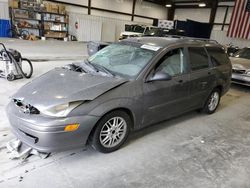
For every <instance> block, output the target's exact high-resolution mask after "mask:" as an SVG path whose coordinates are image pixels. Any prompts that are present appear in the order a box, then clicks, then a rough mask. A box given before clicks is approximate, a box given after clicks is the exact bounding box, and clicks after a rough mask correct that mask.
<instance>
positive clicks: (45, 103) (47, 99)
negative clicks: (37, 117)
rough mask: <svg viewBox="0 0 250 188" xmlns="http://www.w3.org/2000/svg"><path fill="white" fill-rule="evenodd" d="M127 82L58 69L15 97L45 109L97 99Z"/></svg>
mask: <svg viewBox="0 0 250 188" xmlns="http://www.w3.org/2000/svg"><path fill="white" fill-rule="evenodd" d="M126 81H127V80H125V79H123V78H116V77H108V76H101V75H100V76H99V75H91V74H86V73H79V72H74V71H71V70H67V69H63V68H56V69H54V70H51V71H49V72H48V73H46V74H44V75H42V76H41V77H39V78H37V79H35V80H33V81H32V82H30V83H28V84H27V85H25V86H23V87H22V88H21V89H19V90H18V91H17V93H16V94H14V95H13V97H12V98H15V99H19V100H22V101H23V102H24V103H26V104H31V105H32V106H34V107H36V108H38V109H39V110H43V109H47V108H50V107H53V106H55V105H59V104H64V103H67V102H74V101H81V100H93V99H95V98H96V97H98V96H100V95H102V94H103V93H105V92H106V91H108V90H110V89H112V88H114V87H116V86H118V85H120V84H122V83H125V82H126Z"/></svg>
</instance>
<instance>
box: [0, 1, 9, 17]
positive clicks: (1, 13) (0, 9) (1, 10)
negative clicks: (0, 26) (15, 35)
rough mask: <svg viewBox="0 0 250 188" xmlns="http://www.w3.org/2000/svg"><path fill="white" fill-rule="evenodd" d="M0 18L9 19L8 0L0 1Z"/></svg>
mask: <svg viewBox="0 0 250 188" xmlns="http://www.w3.org/2000/svg"><path fill="white" fill-rule="evenodd" d="M0 19H6V20H8V19H9V9H8V2H2V1H0Z"/></svg>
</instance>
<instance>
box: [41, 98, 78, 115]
mask: <svg viewBox="0 0 250 188" xmlns="http://www.w3.org/2000/svg"><path fill="white" fill-rule="evenodd" d="M82 103H83V101H76V102H69V103H65V104H60V105H57V106H54V107H52V108H49V109H46V110H43V111H42V113H43V114H45V115H48V116H54V117H66V116H67V115H68V114H69V113H70V112H71V111H72V110H74V109H75V108H76V107H77V106H79V105H80V104H82Z"/></svg>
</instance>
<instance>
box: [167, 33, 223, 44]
mask: <svg viewBox="0 0 250 188" xmlns="http://www.w3.org/2000/svg"><path fill="white" fill-rule="evenodd" d="M165 37H172V38H181V39H188V40H196V41H204V42H213V43H216V44H219V43H218V41H216V40H213V39H205V38H195V37H186V36H180V35H165Z"/></svg>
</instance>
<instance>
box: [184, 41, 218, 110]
mask: <svg viewBox="0 0 250 188" xmlns="http://www.w3.org/2000/svg"><path fill="white" fill-rule="evenodd" d="M188 52H189V66H190V71H191V74H190V103H191V104H192V107H193V108H199V107H201V106H202V105H203V103H204V101H206V100H207V97H208V95H209V94H210V92H211V90H212V87H213V85H214V82H215V79H216V78H215V75H214V72H213V70H212V65H211V64H210V61H209V58H208V54H207V51H206V49H205V48H204V47H202V46H200V47H196V46H192V47H188Z"/></svg>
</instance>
